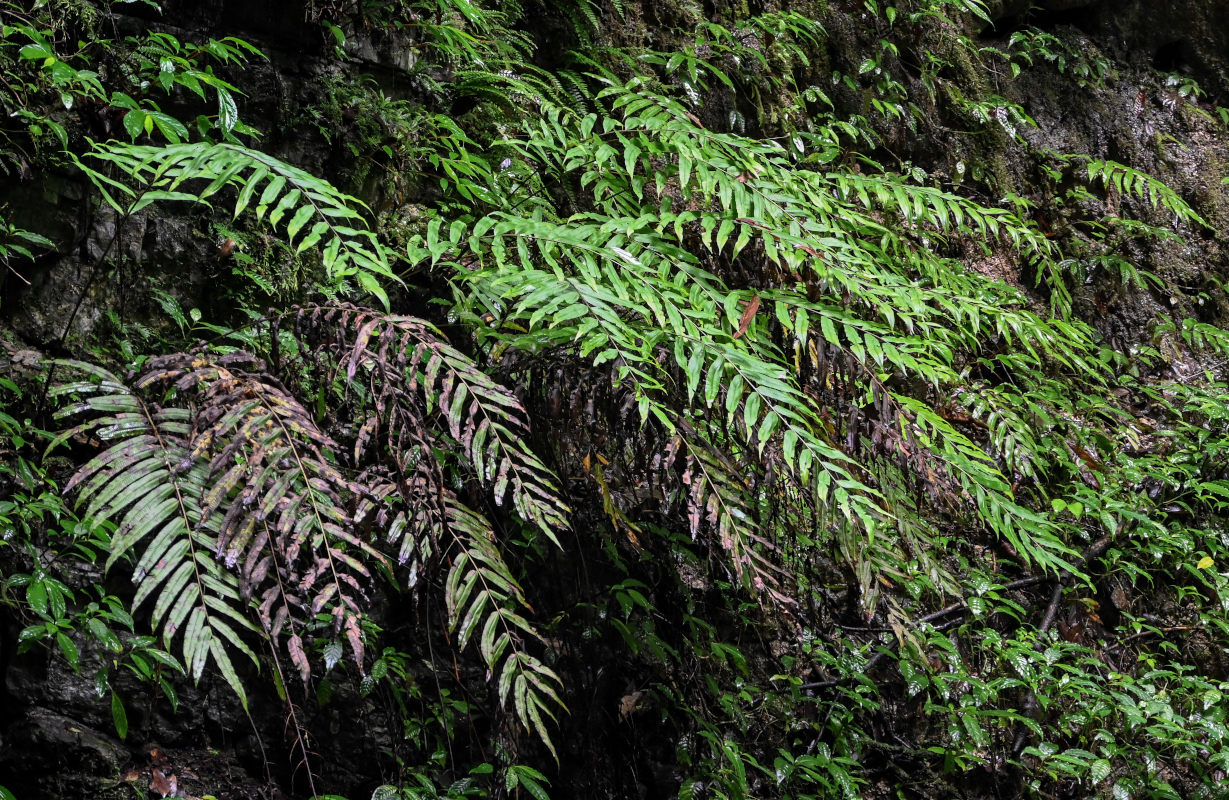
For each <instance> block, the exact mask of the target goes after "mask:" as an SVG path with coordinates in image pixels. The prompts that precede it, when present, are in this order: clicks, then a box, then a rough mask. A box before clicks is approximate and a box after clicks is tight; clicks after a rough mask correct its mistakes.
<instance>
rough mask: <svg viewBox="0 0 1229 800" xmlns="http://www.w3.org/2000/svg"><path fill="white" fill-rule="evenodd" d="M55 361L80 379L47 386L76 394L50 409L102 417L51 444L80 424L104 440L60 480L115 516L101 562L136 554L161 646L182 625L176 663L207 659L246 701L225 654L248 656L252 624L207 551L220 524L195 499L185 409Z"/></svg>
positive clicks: (192, 664)
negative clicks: (104, 445)
mask: <svg viewBox="0 0 1229 800" xmlns="http://www.w3.org/2000/svg"><path fill="white" fill-rule="evenodd" d="M61 365H62V366H63V367H65V368H67V369H70V370H73V371H76V372H80V373H84V375H85V380H78V381H71V382H68V383H64V384H61V385H59V386H57V387H54V388H53V389H52V390H51V394H52V395H53V396H56V397H71V398H81V399H79V400H77V401H75V402H73V403H72V404H71V405H68V406H66V407H65V408H63V409H61V410H60V411H59V412H58V416H60V417H70V416H74V415H78V414H82V413H87V412H90V413H94V414H102V416H100V417H95V418H94V419H91V420H90V421H88V422H85V423H82V424H81V425H78V426H76V427H75V428H72V429H70V430H69V431H68V432H66V433H65V434H63V435H61V436H60V437H59V438H58V439H57V440H56V442H53V443H52V447H54V446H56V444H58V443H59V442H62V441H66V440H67V439H69V438H72V437H74V436H77V435H79V434H81V433H84V432H86V431H92V432H93V433H94V435H96V436H97V437H98V438H99V439H100V440H101V441H103V442H106V443H110V446H109V447H108V449H107V450H105V451H104V452H103V453H101V454H100V455H98V456H96V457H95V458H93V459H91V460H90V461H88V462H87V463H86V464H85V465H84V466H83V467H81V469H79V470H78V471H77V472H76V474H74V475H73V477H72V478H71V479H70V480H69V482H68V483H67V484H66V486H65V491H66V492H71V491H74V490H75V491H77V493H78V498H79V503H80V504H83V505H85V514H86V515H88V516H90V517H94V518H105V519H113V520H115V521H116V522H117V523H118V527H117V529H116V532H115V535H114V536H113V537H112V539H111V543H110V554H109V556H108V558H107V562H106V567H107V569H108V570H109V569H111V568H112V567H113V566H114V565H115V563H116V562H117V561H119V560H121V559H133V560H135V565H134V568H133V572H134V580H135V581H136V582H137V592H136V596H135V598H134V600H133V606H134V607H139V606H140V605H142V604H143V603H144V602H146V601H147V600H153V601H154V606H153V610H152V612H151V619H152V622H153V624H154V626H155V627H157V628H161V630H162V638H163V641H164V642H165V643H166V645H167V647H168V648H169V647H171V645H172V643H173V641H174V640H175V639H176V638H177V636H178V635H179V634H180V633H181V632H182V636H181V637H179V638H180V639H181V642H182V644H181V647H182V652H183V661H184V664H185V665H187V668H188V672H189V674H190V675H191V676H192V677H193V679H195V680H199V679H200V677H201V675H202V674H203V672H204V669H205V667H206V665H207V664H209V663H212V665H213V666H214V668H216V669H217V670H218V672H220V673H221V674H222V676H223V677H224V678H225V680H226V682H227V683H228V684H229V685H230V687H231V688H232V689H233V690H234V692H235V694H236V695H238V697H239V699H240V701H241V702H242V703H243V705H244V707H245V708H246V707H247V695H246V692H245V690H244V688H243V682H242V681H241V680H240V679H239V676H238V674H237V672H236V670H235V666H234V663H233V662H232V660H231V655H232V652H239V653H242V654H244V655H246V656H248V657H249V658H251V659H252V661H253V662H256V656H255V654H254V653H253V652H252V650H251V649H250V648H249V647H248V645H247V644H246V643H245V642H244V640H243V638H242V637H243V636H244V635H245V634H250V633H251V632H253V631H254V626H253V625H252V624H251V622H250V621H249V620H248V618H247V617H246V616H245V614H244V608H243V604H242V602H241V600H240V587H239V581H238V579H237V578H236V576H235V575H233V574H231V573H229V572H227V571H226V570H224V569H222V567H221V565H220V564H218V563H217V561H216V560H215V559H214V557H213V553H214V551H215V550H216V549H217V546H218V542H219V529H218V527H217V526H216V524H212V523H211V522H210V521H209V520H207V519H205V515H203V514H202V510H201V506H200V502H199V501H200V497H201V496H202V494H203V493H204V492H205V491H206V488H207V486H208V484H209V477H210V475H209V470H208V468H207V465H206V464H205V463H203V462H202V461H200V460H199V459H197V458H195V457H194V453H193V447H192V420H191V415H190V414H189V412H188V411H187V410H186V409H182V408H175V407H162V406H159V405H157V404H155V403H151V402H147V401H145V400H143V399H142V398H140V397H139V396H137V394H136V393H134V392H133V391H132V390H131V389H129V388H128V387H127V386H126V385H125V384H124V383H123V382H122V381H120V380H119V379H118V378H116V377H115V376H114V375H111V374H110V373H109V372H107V371H106V370H103V369H102V368H100V367H97V366H94V365H90V364H85V363H81V362H61Z"/></svg>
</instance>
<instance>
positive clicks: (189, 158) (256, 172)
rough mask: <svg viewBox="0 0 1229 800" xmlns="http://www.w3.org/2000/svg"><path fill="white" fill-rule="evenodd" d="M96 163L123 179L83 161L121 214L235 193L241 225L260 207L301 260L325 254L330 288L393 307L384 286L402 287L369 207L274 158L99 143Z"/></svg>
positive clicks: (236, 150)
mask: <svg viewBox="0 0 1229 800" xmlns="http://www.w3.org/2000/svg"><path fill="white" fill-rule="evenodd" d="M88 155H89V157H91V158H93V159H94V160H95V161H100V162H103V163H104V164H111V165H113V166H114V167H115V168H117V169H118V170H119V171H120V172H121V173H122V174H123V176H124V180H116V179H114V178H111V177H109V176H107V175H105V174H103V173H102V172H100V171H99V170H97V169H94V168H93V167H92V166H90V165H88V164H86V163H85V162H83V161H81V160H80V159H77V166H79V167H80V168H81V169H82V171H84V173H85V174H86V176H87V177H88V178H89V179H90V181H91V182H92V183H93V184H94V186H95V187H96V188H97V189H98V190H99V192H100V193H101V194H102V196H103V198H104V199H105V200H106V202H107V203H108V204H109V205H110V206H111V207H112V208H114V209H115V210H116V211H117V212H118V213H122V214H125V215H128V214H135V213H136V212H138V211H140V210H142V209H143V208H145V207H146V206H148V205H150V204H151V203H156V202H163V201H187V202H193V203H204V204H206V205H209V199H210V198H212V197H214V196H215V195H217V194H218V193H220V192H221V191H223V190H224V189H233V190H234V191H235V192H236V199H235V204H234V216H235V217H238V216H239V215H240V214H242V213H244V212H245V211H247V210H249V209H251V208H252V207H253V205H254V210H255V213H256V219H257V221H259V222H261V223H263V224H265V225H268V226H269V227H270V228H272V229H274V230H276V231H278V232H279V233H280V234H282V235H284V236H285V237H286V241H287V243H288V244H290V245H291V246H293V247H294V248H295V251H296V252H298V253H302V252H304V251H305V250H309V249H311V248H314V247H319V248H320V255H321V262H322V264H323V266H324V270H325V273H326V274H327V275H328V277H329V279H330V280H332V281H333V282H335V283H339V282H341V281H343V280H345V279H346V278H350V277H352V278H353V279H354V280H355V281H357V282H358V284H359V285H360V286H361V287H362V288H363V289H364V290H366V291H368V292H370V293H371V294H373V295H375V296H376V297H378V298H379V299H380V301H381V302H382V303H383V304H384V305H385V306H387V305H388V296H387V293H386V292H385V290H384V288H383V287H382V286H381V281H396V280H397V278H396V276H395V275H394V274H393V271H392V267H391V265H390V254H389V252H388V250H387V249H386V248H385V247H384V246H383V245H382V244H381V243H380V242H379V240H378V239H377V238H376V235H375V233H373V232H372V231H371V230H370V229H369V228H368V225H367V221H366V218H365V217H364V215H363V212H365V211H366V210H367V209H366V206H364V205H363V203H362V202H361V201H359V200H357V199H356V198H353V197H351V196H349V195H347V194H345V193H343V192H340V191H338V190H337V189H336V188H335V187H333V185H332V184H330V183H329V182H328V181H326V180H324V179H322V178H318V177H316V176H315V175H312V174H311V173H309V172H307V171H305V170H302V169H299V168H298V167H294V166H291V165H290V164H287V163H285V162H284V161H280V160H279V159H277V158H274V157H273V156H270V155H268V154H267V153H262V152H260V151H259V150H252V149H250V148H246V147H243V146H241V145H237V144H230V143H225V142H223V143H218V144H206V143H192V144H172V145H167V146H165V147H152V146H144V145H133V144H124V143H120V142H114V141H112V142H104V143H97V142H96V143H95V144H94V149H93V151H92V152H91V153H89V154H88ZM201 183H203V184H204V185H203V186H201V185H200V184H201ZM130 184H132V185H130ZM117 198H118V199H117Z"/></svg>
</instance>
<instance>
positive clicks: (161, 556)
mask: <svg viewBox="0 0 1229 800" xmlns="http://www.w3.org/2000/svg"><path fill="white" fill-rule="evenodd" d="M271 328H272V341H273V342H280V343H282V344H281V346H278V347H272V348H271V350H272V353H273V365H272V367H271V366H270V365H268V364H266V363H265V362H264V361H262V360H261V359H259V358H257V357H256V356H254V355H252V354H250V353H246V352H243V351H233V352H225V353H223V352H215V351H211V350H208V349H202V350H198V351H195V352H191V353H176V354H171V355H167V356H162V357H159V358H155V359H152V360H151V361H149V362H148V364H147V365H146V369H145V371H144V372H143V373H142V374H140V375H139V376H135V377H134V378H133V379H132V380H130V381H127V382H125V381H122V380H120V379H119V378H117V377H115V376H114V375H112V374H110V373H108V372H106V371H105V370H103V369H101V368H99V367H96V366H92V365H88V364H83V363H80V362H63V364H64V365H65V366H68V367H71V368H74V369H76V370H78V371H80V372H81V373H82V378H83V379H82V380H76V381H72V382H68V383H64V384H62V385H60V386H58V387H56V388H55V389H54V393H55V394H56V395H57V396H61V397H74V398H80V399H79V400H78V401H77V402H74V403H72V404H70V405H67V406H66V407H65V408H63V409H62V410H61V411H60V414H61V415H62V416H65V417H67V416H75V415H79V414H86V413H92V414H93V415H94V416H92V417H91V419H89V420H88V421H86V422H84V423H82V424H80V425H78V426H77V427H75V428H73V429H71V430H69V431H67V432H66V433H64V434H63V435H62V436H61V439H60V440H61V441H64V440H66V439H68V438H70V437H77V436H79V435H80V434H84V433H87V432H89V433H92V434H93V435H94V436H95V437H97V439H99V440H101V441H102V442H104V443H106V444H107V448H106V449H105V450H104V451H103V452H102V453H101V454H100V455H98V456H97V457H95V458H94V459H92V460H91V461H89V462H88V463H87V464H86V465H85V466H84V467H82V468H81V469H80V470H79V471H78V473H77V474H76V475H74V476H73V478H72V480H71V481H70V483H69V485H68V487H67V488H68V489H69V490H75V491H76V492H77V494H78V498H79V502H80V503H81V504H82V505H84V506H85V507H86V509H87V513H89V514H90V515H92V516H97V517H105V518H110V519H113V520H115V521H116V522H117V524H118V529H117V531H116V533H115V535H114V537H113V539H112V542H111V554H110V557H109V559H108V563H107V566H108V568H110V567H111V566H113V565H114V564H115V563H116V562H117V561H119V560H120V559H122V558H125V557H130V558H131V559H133V560H134V561H135V567H134V572H133V578H134V581H135V583H136V585H137V590H136V601H135V602H136V604H138V605H139V604H141V603H142V602H144V601H146V600H148V599H151V598H152V599H153V600H154V608H153V611H152V620H153V623H154V625H156V626H158V627H160V629H161V631H162V635H163V638H164V640H165V641H166V642H167V645H168V646H170V645H171V644H172V642H173V640H175V639H176V638H177V636H178V635H179V634H180V633H181V632H182V637H179V638H180V639H181V641H182V645H181V647H182V650H183V655H184V660H185V663H187V664H188V665H189V669H190V671H191V674H192V675H193V677H194V678H198V679H199V677H200V676H201V674H202V672H203V670H204V667H205V665H206V664H207V663H208V662H210V661H212V663H213V664H214V666H215V667H216V668H217V669H218V670H219V672H221V673H222V674H223V675H224V676H225V678H226V680H227V681H228V683H229V684H230V685H231V686H232V688H234V690H235V692H236V693H237V694H238V695H239V696H240V698H241V699H243V698H244V690H243V684H242V681H241V680H240V678H239V676H238V673H237V671H236V668H235V664H234V663H233V662H232V660H231V656H232V654H233V653H235V652H239V653H243V654H245V655H246V656H248V657H249V658H250V659H252V660H253V661H254V662H255V661H256V656H255V654H254V653H253V651H252V649H251V648H250V647H249V645H248V644H247V642H248V641H249V640H250V639H251V638H252V635H253V634H263V637H264V638H265V639H266V640H268V641H269V642H270V643H271V644H272V645H274V646H273V648H272V652H273V655H274V657H275V658H277V657H278V655H277V654H278V647H276V644H277V643H279V642H280V643H281V644H282V646H283V647H284V650H285V652H286V653H288V654H289V657H290V660H291V662H292V663H293V664H294V665H295V667H296V668H297V669H298V672H299V674H300V676H301V677H302V679H303V681H304V682H305V683H306V682H307V681H308V680H309V679H310V677H311V661H310V658H309V656H308V651H309V648H310V645H311V643H312V641H313V640H317V641H319V640H320V638H321V636H320V633H319V631H320V630H321V624H320V623H324V622H327V623H328V624H327V625H325V626H324V627H325V628H326V629H327V630H328V631H329V632H328V633H326V634H325V635H324V637H323V638H325V639H328V638H329V637H331V641H332V642H333V643H334V645H336V644H337V643H340V642H342V641H344V642H346V644H347V646H348V649H349V652H350V657H351V659H352V660H353V662H354V663H355V664H356V665H358V667H359V669H360V670H363V671H364V672H365V669H364V652H365V647H364V630H363V621H364V609H365V607H366V604H367V593H368V591H369V589H370V587H371V586H372V583H373V580H374V576H375V573H383V574H387V575H394V574H396V572H397V570H398V568H399V567H404V566H407V565H408V567H409V575H408V581H409V583H410V584H411V586H414V585H415V584H416V583H417V581H418V577H419V575H420V574H421V573H422V572H424V571H427V570H432V569H440V570H443V569H445V566H444V565H445V564H446V563H448V562H450V564H449V565H448V566H447V568H446V575H447V577H446V579H445V580H444V586H445V589H446V597H445V604H446V607H447V608H448V612H449V617H450V624H451V626H452V627H453V629H454V630H456V631H457V635H458V638H459V641H460V644H461V646H465V645H467V644H468V643H469V642H470V641H474V642H476V643H477V646H478V649H479V652H480V654H481V656H482V658H483V660H484V661H485V662H486V665H487V667H488V669H489V670H490V672H491V674H492V676H493V677H494V678H495V680H496V685H497V691H498V693H499V695H500V698H501V700H502V701H503V702H504V703H505V704H507V703H508V702H509V701H511V703H512V705H513V707H514V709H515V712H516V714H517V716H518V718H519V719H520V720H521V721H522V723H524V724H525V725H526V726H527V727H528V728H529V729H530V730H532V731H534V732H535V733H537V734H538V735H539V736H541V737H542V739H543V740H544V741H545V742H546V744H547V745H548V746H551V743H550V740H549V736H548V734H547V731H546V725H545V721H546V720H547V719H549V718H552V717H553V715H554V713H555V710H556V709H557V708H558V707H560V706H561V702H560V700H559V695H558V689H559V680H558V678H557V677H556V676H555V674H554V673H553V672H552V671H551V670H550V669H549V668H548V667H547V666H546V665H545V664H543V663H542V662H541V661H540V660H538V659H537V658H535V657H534V656H533V655H532V654H531V653H529V652H528V650H527V648H526V642H527V641H529V640H531V639H533V638H535V637H536V633H535V631H534V629H533V626H532V624H531V623H530V622H529V620H528V618H527V617H526V616H525V615H524V614H523V613H521V612H520V611H518V608H527V607H528V603H527V601H526V599H525V595H524V592H523V591H522V589H521V588H520V586H519V585H518V584H517V582H516V580H515V577H514V576H513V575H512V572H511V570H510V569H509V566H508V564H507V563H506V562H505V561H504V559H503V557H502V555H501V552H500V548H499V547H498V545H497V544H496V543H495V534H494V531H493V529H492V527H491V524H490V523H489V522H488V521H487V520H486V519H485V518H484V517H483V516H482V515H481V514H479V513H477V512H476V511H474V510H472V509H470V508H468V507H466V506H465V504H464V503H462V502H461V500H460V499H459V498H458V497H457V495H456V493H455V492H454V491H453V489H452V488H451V477H450V475H451V474H452V472H453V471H454V470H456V469H461V470H463V471H464V473H465V474H466V475H468V476H469V477H470V478H472V479H474V480H476V481H477V482H478V483H480V484H481V485H483V486H485V487H486V488H487V489H488V490H489V491H490V492H491V493H492V496H493V499H494V501H495V502H496V503H497V504H499V503H503V502H505V501H509V502H510V506H511V508H512V509H513V510H514V511H515V512H516V514H517V515H518V516H520V517H521V518H522V519H523V520H524V521H525V522H527V523H530V524H534V525H536V526H538V527H539V528H540V529H541V530H542V531H543V532H544V533H545V534H546V535H547V536H549V537H551V538H552V539H554V537H555V536H556V535H557V533H558V531H560V530H562V529H563V527H564V526H565V525H566V517H565V514H566V511H567V508H566V506H565V505H564V504H563V503H562V501H561V500H560V498H559V493H558V490H557V488H556V487H555V484H554V481H553V478H552V476H551V474H550V472H549V470H548V469H547V468H546V466H545V465H544V464H543V463H542V462H541V461H540V460H539V459H538V458H537V456H536V455H534V453H533V452H532V451H531V450H529V449H528V446H527V445H526V444H525V442H526V441H527V438H528V425H527V418H526V415H525V411H524V409H523V408H522V407H521V405H520V403H519V401H518V400H517V399H516V397H515V396H514V395H512V394H511V393H510V392H509V391H508V390H506V389H504V388H503V387H501V386H499V385H498V384H496V383H495V382H493V381H492V380H491V379H490V378H489V377H488V376H486V375H485V374H484V373H482V372H481V371H480V370H479V369H478V368H477V367H476V366H475V365H474V363H473V362H472V361H471V360H470V359H468V358H467V357H466V356H465V355H464V354H462V353H461V352H459V351H458V350H456V349H454V348H452V347H450V346H449V345H448V344H447V343H445V342H444V341H443V339H442V337H441V336H440V335H439V333H438V332H437V331H435V330H434V329H433V328H432V327H431V326H430V325H428V324H427V323H425V322H423V321H421V320H418V319H415V318H411V317H399V316H391V315H388V314H382V313H378V312H375V311H370V310H367V309H362V308H358V307H354V306H349V305H334V306H310V307H305V308H296V309H294V310H293V311H291V312H289V313H288V314H282V315H276V316H274V317H273V324H272V325H271ZM291 366H293V367H294V368H296V369H297V370H298V376H299V379H300V380H301V381H303V382H304V383H305V384H306V382H310V383H311V385H313V386H316V387H318V388H319V390H320V391H323V392H336V393H338V394H339V395H340V397H339V398H338V400H339V401H340V402H341V403H342V404H343V405H345V406H346V407H347V408H348V409H349V410H351V411H353V412H355V414H354V416H353V417H351V418H348V419H343V418H342V417H343V416H345V415H334V416H331V417H329V418H326V419H318V418H317V417H316V415H314V414H313V413H312V412H311V411H309V410H308V408H307V406H305V405H304V404H303V403H302V402H300V400H299V399H298V398H297V397H296V396H295V395H294V394H293V393H292V392H291V391H290V390H288V389H287V388H286V384H285V383H283V381H282V379H281V378H279V369H278V367H281V370H280V372H283V373H284V372H286V371H289V368H290V367H291ZM303 375H307V378H303ZM287 382H290V378H289V377H287ZM350 419H354V420H357V421H358V424H349V421H350ZM343 443H344V446H343ZM445 454H446V455H445ZM422 585H424V586H425V585H429V584H426V583H424V584H422Z"/></svg>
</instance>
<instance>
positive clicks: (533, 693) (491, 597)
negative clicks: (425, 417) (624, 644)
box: [444, 496, 565, 758]
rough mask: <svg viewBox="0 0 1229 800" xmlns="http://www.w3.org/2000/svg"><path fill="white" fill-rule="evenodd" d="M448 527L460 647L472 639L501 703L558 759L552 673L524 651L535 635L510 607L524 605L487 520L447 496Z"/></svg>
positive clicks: (452, 612)
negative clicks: (526, 641) (492, 677)
mask: <svg viewBox="0 0 1229 800" xmlns="http://www.w3.org/2000/svg"><path fill="white" fill-rule="evenodd" d="M447 503H448V516H449V531H450V533H451V534H452V536H453V539H454V542H455V547H454V551H453V556H452V559H453V561H452V566H451V568H450V569H449V571H448V577H447V580H446V584H445V594H444V597H445V602H446V604H447V608H448V618H449V620H450V624H451V626H452V628H453V630H454V631H456V633H457V643H458V646H459V647H462V648H464V647H466V646H467V645H468V644H469V643H470V642H471V641H476V642H477V643H478V652H479V653H480V654H481V656H482V659H483V661H485V662H486V665H487V668H488V669H489V670H490V672H491V674H492V675H494V674H496V673H498V676H499V677H498V681H497V687H498V694H499V700H500V703H501V704H503V705H505V706H506V705H507V704H508V701H509V699H511V700H512V706H513V708H514V710H515V712H516V715H517V718H518V719H519V720H520V721H521V724H522V725H524V726H525V728H526V729H528V730H529V731H531V732H533V733H534V734H535V735H537V736H538V737H539V738H540V739H541V740H542V742H543V744H545V745H546V747H547V749H549V750H550V752H551V754H552V755H554V756H555V757H556V758H558V753H557V752H556V750H555V745H554V743H553V742H552V741H551V738H550V723H551V722H553V721H554V720H555V718H556V717H555V712H556V709H564V708H565V707H564V705H563V701H562V700H561V699H560V698H559V691H560V690H561V689H562V688H563V682H562V681H561V680H560V679H559V676H558V675H556V674H555V672H554V671H553V670H552V669H550V668H549V667H547V666H546V665H545V664H543V663H542V662H541V661H540V660H539V659H537V658H535V657H533V656H532V655H530V654H529V653H528V652H527V651H526V650H525V649H524V646H523V645H524V639H525V637H530V638H537V637H538V634H537V632H536V631H535V630H534V629H533V626H532V625H531V624H530V623H529V621H528V620H527V619H525V617H523V616H522V615H521V614H519V613H517V612H516V611H514V610H513V609H512V606H520V607H522V608H527V607H528V602H527V601H526V599H525V595H524V592H523V591H522V590H521V587H520V586H519V585H518V584H517V582H516V579H515V578H514V577H513V575H512V572H511V570H510V569H509V568H508V565H507V563H506V562H505V561H504V558H503V555H502V554H501V553H500V552H499V549H498V548H497V547H496V546H495V544H494V532H493V531H491V528H490V525H489V523H487V521H486V520H485V519H483V518H482V517H480V516H479V515H477V514H475V513H474V512H473V511H471V510H470V509H468V508H466V507H465V506H463V505H462V504H460V503H459V502H457V501H456V498H454V497H451V496H449V497H448V498H447Z"/></svg>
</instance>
